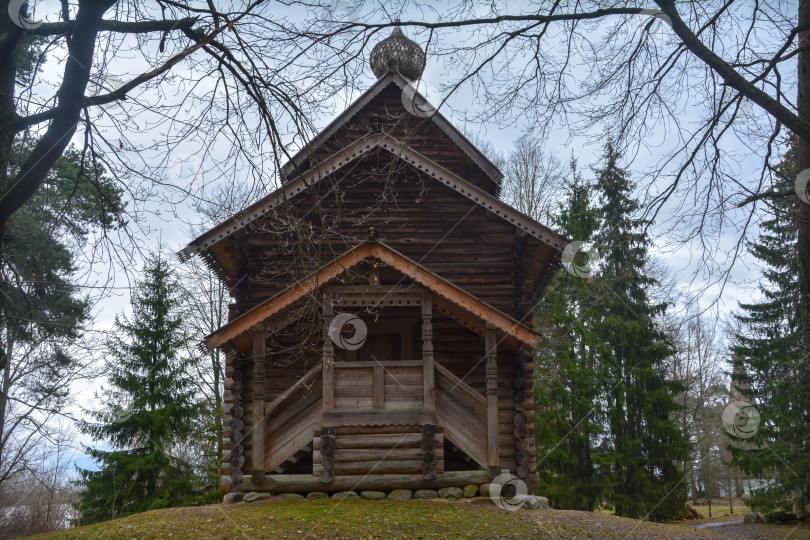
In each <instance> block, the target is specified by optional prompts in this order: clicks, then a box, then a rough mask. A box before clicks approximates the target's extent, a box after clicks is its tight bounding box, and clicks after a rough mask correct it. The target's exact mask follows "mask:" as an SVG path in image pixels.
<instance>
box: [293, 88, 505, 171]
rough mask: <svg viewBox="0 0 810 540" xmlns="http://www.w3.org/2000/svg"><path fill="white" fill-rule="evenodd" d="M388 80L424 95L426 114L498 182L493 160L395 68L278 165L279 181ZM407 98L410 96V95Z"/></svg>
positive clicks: (369, 100)
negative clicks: (286, 160)
mask: <svg viewBox="0 0 810 540" xmlns="http://www.w3.org/2000/svg"><path fill="white" fill-rule="evenodd" d="M389 84H395V85H397V86H398V87H399V88H400V90H405V89H406V88H408V87H410V88H409V92H413V93H414V96H413V98H415V97H417V96H418V97H419V98H421V99H423V100H424V101H425V102H426V103H427V104H428V105H430V108H429V109H428V110H434V111H435V112H434V113H433V114H431V115H430V116H429V118H430V120H431V121H432V122H433V123H434V124H436V125H437V126H438V127H439V128H440V129H441V130H442V131H443V132H444V133H445V134H446V135H447V136H448V137H450V139H451V140H452V141H453V142H454V143H455V144H456V145H457V146H458V147H459V148H460V149H461V150H462V151H463V152H464V153H465V154H467V156H469V158H470V159H472V160H473V161H474V162H475V164H476V165H478V166H479V167H480V168H481V170H482V171H484V173H486V175H487V176H489V178H490V179H491V180H492V181H493V182H495V184H496V185H499V184H500V183H501V180H502V179H503V173H502V172H501V171H500V170H499V169H498V167H497V166H496V165H495V164H494V163H492V162H491V161H490V160H489V158H487V157H486V156H485V155H484V154H483V153H482V152H481V151H480V150H479V149H478V148H477V147H476V146H475V145H474V144H473V143H472V142H470V140H469V139H468V138H467V137H465V136H464V134H463V133H461V132H460V131H459V130H458V129H456V127H455V126H453V124H451V123H450V121H448V120H447V118H445V117H444V116H443V115H442V114H441V113H440V112H439V110H438V109H437V108H436V107H433V106H432V104H430V102H429V101H428V100H427V99H426V98H425V97H424V96H423V95H422V94H421V93H419V91H418V90H416V88H415V87H414V86H413V84H411V83H410V82H409V81H408V80H407V79H405V77H403V76H402V75H400V74H399V73H397V72H389V73H387V74H386V75H383V76H382V77H380V78H379V79H378V80H377V82H375V83H374V84H373V85H372V86H371V88H369V89H368V90H366V91H365V92H363V94H361V96H360V97H359V98H357V99H356V100H355V101H354V102H353V103H352V104H351V105H349V107H348V108H347V109H346V110H344V111H343V112H342V113H340V114H339V115H338V116H337V118H335V119H334V120H332V122H331V123H330V124H329V125H328V126H326V127H325V128H324V129H323V130H321V132H320V133H318V134H317V135H316V136H315V137H314V138H313V139H312V140H311V141H310V142H309V143H307V144H306V145H305V146H304V147H303V148H302V149H301V150H299V151H298V152H297V153H296V154H295V155H294V156H293V157H292V158H291V159H290V160H289V161H288V162H287V163H285V164H284V166H283V167H281V178H282V182H286V181H287V179H288V178H290V177H292V176H293V175H294V173H295V169H296V167H300V166H301V164H302V163H303V162H304V160H306V158H307V157H308V156H309V155H310V154H312V153H313V152H314V151H315V150H317V149H318V148H320V146H321V145H323V143H325V142H326V141H327V140H329V138H330V137H331V136H332V135H334V134H335V133H337V131H338V130H339V129H340V128H341V127H343V126H345V125H346V124H347V123H348V121H349V120H351V119H352V118H353V117H354V116H355V115H356V114H357V113H358V112H360V111H361V110H362V109H363V108H364V107H365V106H366V105H368V104H369V103H370V102H371V100H373V99H374V98H375V97H377V96H378V95H379V94H380V93H381V92H382V91H383V90H384V89H385V88H386V87H387V86H388V85H389ZM413 98H410V99H413Z"/></svg>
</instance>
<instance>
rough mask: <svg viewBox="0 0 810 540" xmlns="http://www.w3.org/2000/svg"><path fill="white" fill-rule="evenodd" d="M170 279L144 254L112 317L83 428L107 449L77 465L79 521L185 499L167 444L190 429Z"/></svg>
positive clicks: (164, 266) (183, 481)
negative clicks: (100, 393) (100, 382)
mask: <svg viewBox="0 0 810 540" xmlns="http://www.w3.org/2000/svg"><path fill="white" fill-rule="evenodd" d="M177 294H178V285H177V283H176V281H175V279H174V278H173V276H172V274H171V271H170V267H169V265H168V263H167V261H165V260H164V259H162V258H161V257H160V256H153V257H151V258H150V259H149V260H148V261H147V263H146V265H145V268H144V279H143V281H141V282H139V283H138V284H137V286H136V287H135V289H134V290H133V294H132V302H131V303H132V316H131V318H126V317H121V318H117V319H116V332H115V333H114V337H113V338H111V339H110V340H109V344H108V348H109V357H108V360H107V368H108V370H109V383H110V388H109V389H108V391H107V392H106V393H105V395H106V404H105V405H106V407H105V409H104V410H102V411H98V412H96V413H95V414H94V417H95V419H96V420H97V421H98V422H97V423H87V424H85V426H84V428H83V429H84V431H85V432H86V433H89V434H90V435H92V436H93V437H94V438H95V439H96V440H106V441H108V442H109V443H110V445H111V446H112V447H113V449H112V450H104V449H98V448H97V449H88V453H89V455H90V456H91V457H93V458H94V459H95V460H96V462H97V463H98V466H99V470H97V471H91V470H81V471H80V474H81V482H80V483H81V484H82V485H83V487H84V491H83V492H82V494H81V502H80V506H79V510H80V512H81V522H82V523H88V522H96V521H103V520H106V519H112V518H115V517H119V516H121V515H125V514H131V513H135V512H141V511H144V510H150V509H154V508H162V507H166V506H173V505H178V504H181V503H183V502H187V501H188V498H189V496H190V495H191V494H192V492H193V490H194V475H193V471H192V470H191V467H190V466H189V465H188V464H187V463H185V462H184V461H183V460H182V459H179V458H177V457H174V456H173V455H172V450H173V449H176V448H177V447H178V446H179V445H181V444H182V443H183V442H184V441H185V440H187V439H188V437H189V436H190V435H191V434H192V430H193V429H194V428H193V426H194V423H195V422H194V420H195V418H196V416H197V410H198V407H197V405H196V404H195V400H194V394H193V391H192V388H193V387H192V384H191V381H190V379H189V377H188V375H187V369H186V368H187V367H188V360H186V359H184V358H182V357H180V356H179V354H178V353H179V350H180V346H181V343H182V339H183V336H182V333H181V331H180V327H181V319H180V317H179V315H178V314H177V306H178V297H177Z"/></svg>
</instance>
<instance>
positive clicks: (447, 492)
mask: <svg viewBox="0 0 810 540" xmlns="http://www.w3.org/2000/svg"><path fill="white" fill-rule="evenodd" d="M463 496H464V492H463V491H462V490H461V488H458V487H443V488H441V489H440V490H439V497H441V498H442V499H460V498H462V497H463Z"/></svg>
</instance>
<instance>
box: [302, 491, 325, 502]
mask: <svg viewBox="0 0 810 540" xmlns="http://www.w3.org/2000/svg"><path fill="white" fill-rule="evenodd" d="M328 498H329V494H328V493H327V492H325V491H313V492H312V493H307V499H309V500H310V501H312V500H316V499H328Z"/></svg>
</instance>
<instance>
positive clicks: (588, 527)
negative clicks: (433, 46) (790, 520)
mask: <svg viewBox="0 0 810 540" xmlns="http://www.w3.org/2000/svg"><path fill="white" fill-rule="evenodd" d="M784 533H785V531H782V535H784ZM44 538H59V539H67V538H110V539H113V538H114V539H119V538H122V539H123V538H171V539H175V538H213V539H216V538H222V539H238V538H347V539H349V538H351V539H355V538H367V539H371V538H380V539H389V538H407V539H417V538H645V539H646V540H653V539H658V538H729V537H728V536H725V535H722V534H720V533H716V532H712V531H699V530H694V529H693V528H692V527H691V526H689V525H684V524H658V523H647V522H643V521H637V520H632V519H625V518H618V517H615V516H610V515H604V514H596V513H589V512H572V511H555V510H535V511H526V510H522V511H518V512H507V511H504V510H499V509H498V508H496V507H494V506H492V505H491V504H480V503H476V502H472V501H458V502H447V501H409V502H396V501H388V500H383V501H334V500H320V501H306V502H270V501H266V502H256V503H251V504H246V503H239V504H232V505H221V504H217V505H209V506H202V507H196V508H170V509H166V510H155V511H152V512H144V513H142V514H136V515H133V516H129V517H125V518H121V519H117V520H114V521H110V522H106V523H100V524H96V525H90V526H86V527H79V528H76V529H71V530H68V531H63V532H60V533H55V534H50V535H47V536H45V537H44Z"/></svg>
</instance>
